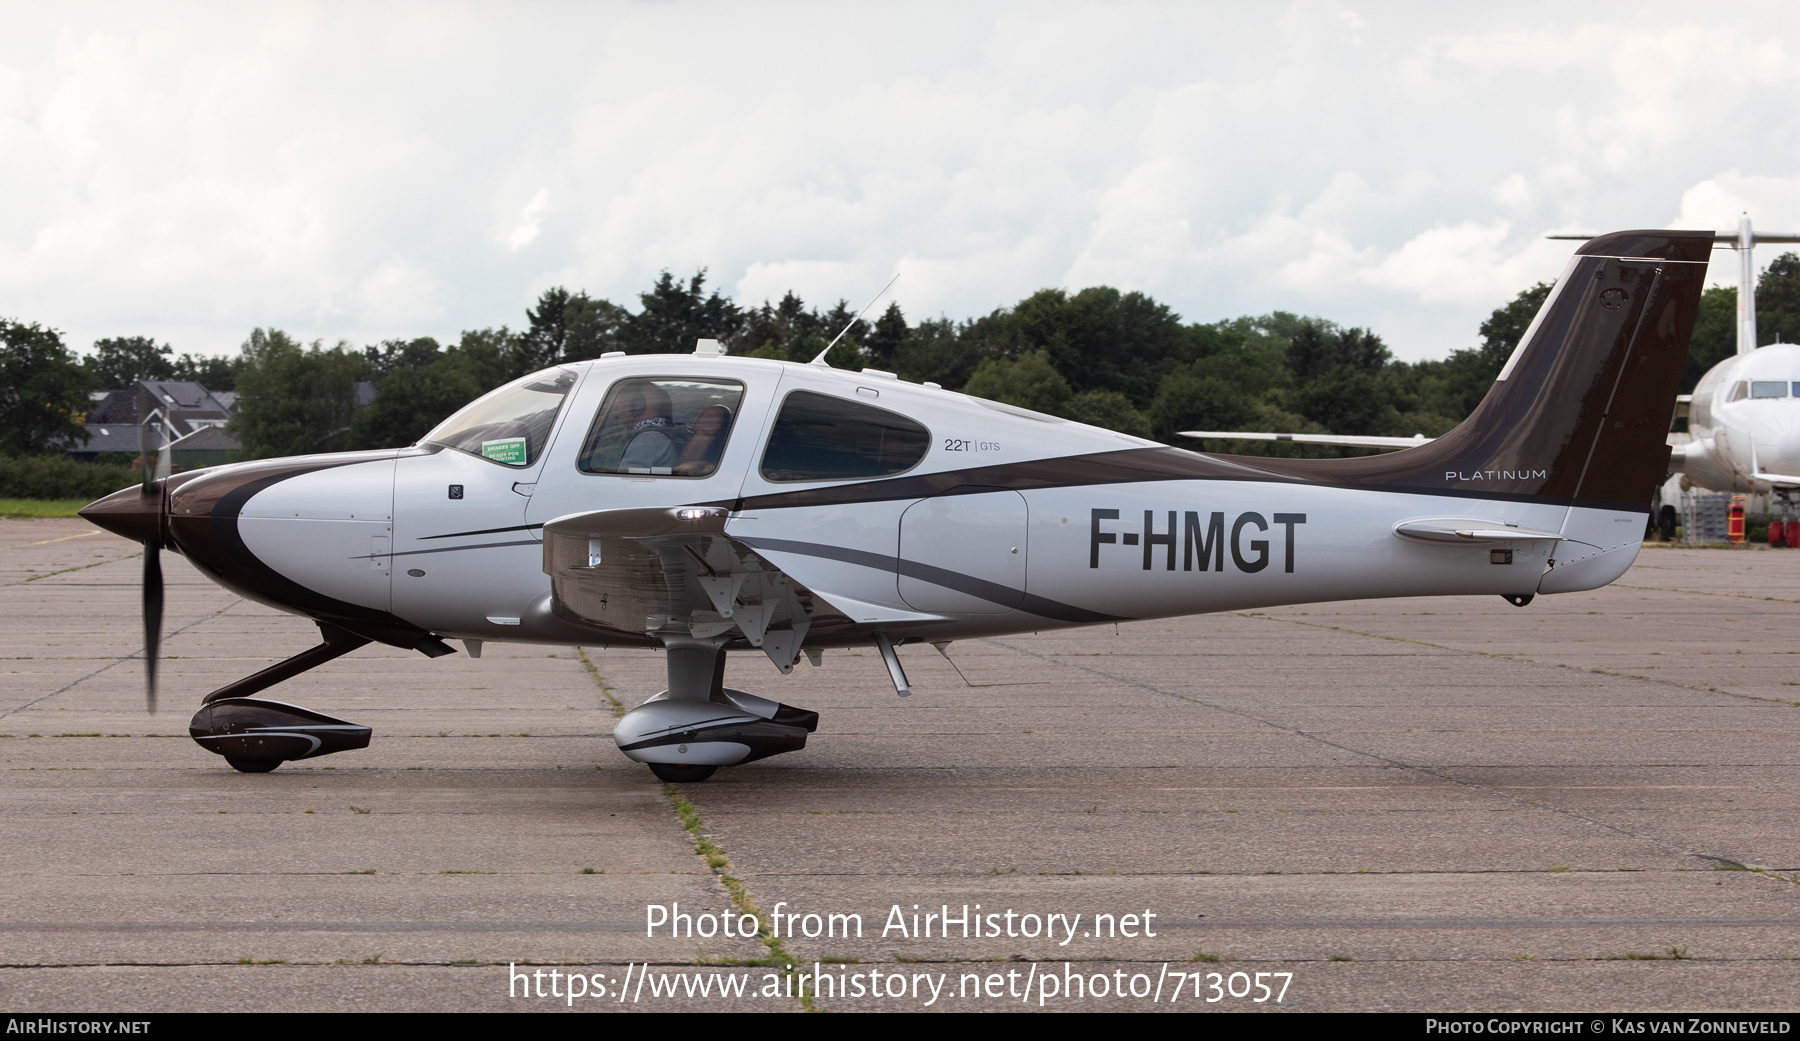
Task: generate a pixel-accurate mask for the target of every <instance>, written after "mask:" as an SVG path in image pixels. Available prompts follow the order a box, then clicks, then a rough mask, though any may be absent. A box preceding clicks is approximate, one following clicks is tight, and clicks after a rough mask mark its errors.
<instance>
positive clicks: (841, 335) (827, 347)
mask: <svg viewBox="0 0 1800 1041" xmlns="http://www.w3.org/2000/svg"><path fill="white" fill-rule="evenodd" d="M898 281H900V272H898V271H896V272H894V277H893V278H890V279H888V284H887V285H885V286H882V287H881V292H879V293H876V294H875V300H871V301H869V302H868V303H867V304H864V305H863V309H862V310H860V311H858V312H856V317H855V318H852V319H850V325H846V326H844V328H843V329H841V330H839V332H838V334H837V335H836V336H833V337H832V338H831V342H830V343H828V344H826V345H825V349H824V350H822V351H820V352H819V356H818V357H816V358H814V359H813V360H812V361H809V362H807V363H806V364H808V365H825V356H826V355H827V354H830V353H831V349H832V348H833V347H836V346H837V342H838V341H839V340H841V339H843V338H844V333H847V332H849V331H850V329H851V327H852V326H854V325H855V324H856V323H857V322H860V321H862V316H863V315H866V314H868V313H869V308H871V307H874V306H875V301H876V300H880V299H881V298H882V297H884V296H886V295H887V291H888V290H890V289H892V288H894V283H895V282H898ZM825 367H826V368H828V369H829V368H830V367H831V366H829V365H825Z"/></svg>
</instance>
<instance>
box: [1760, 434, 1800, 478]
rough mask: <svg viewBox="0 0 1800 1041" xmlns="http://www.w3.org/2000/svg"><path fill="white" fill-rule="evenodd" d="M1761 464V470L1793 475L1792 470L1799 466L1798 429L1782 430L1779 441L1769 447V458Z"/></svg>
mask: <svg viewBox="0 0 1800 1041" xmlns="http://www.w3.org/2000/svg"><path fill="white" fill-rule="evenodd" d="M1762 464H1763V469H1765V470H1769V471H1772V472H1774V473H1783V474H1791V473H1793V472H1794V469H1793V468H1794V467H1796V466H1800V427H1788V428H1787V429H1786V430H1783V431H1782V432H1781V438H1780V440H1778V441H1776V442H1775V443H1774V444H1773V445H1771V446H1769V458H1767V459H1765V460H1763V461H1762Z"/></svg>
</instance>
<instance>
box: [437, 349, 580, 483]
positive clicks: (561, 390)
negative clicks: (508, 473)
mask: <svg viewBox="0 0 1800 1041" xmlns="http://www.w3.org/2000/svg"><path fill="white" fill-rule="evenodd" d="M573 386H575V374H574V373H573V372H569V371H568V370H566V369H549V370H546V371H544V372H540V373H536V374H534V375H532V376H529V377H527V378H526V379H525V380H524V381H523V382H521V383H515V384H513V385H512V386H510V387H501V388H500V389H499V390H496V391H494V392H493V393H491V394H488V395H487V396H485V397H481V398H477V399H475V400H474V401H472V402H470V403H469V404H468V405H466V406H464V407H463V408H462V409H461V410H460V411H458V412H457V413H456V414H455V415H453V416H451V417H450V418H449V419H446V420H444V421H443V422H442V423H439V424H438V425H437V428H436V429H435V430H433V431H432V432H431V433H429V434H426V435H425V442H426V443H427V444H434V445H443V446H444V447H445V448H454V449H456V450H457V451H458V452H467V453H469V454H470V455H478V456H480V457H481V458H483V459H486V460H487V461H489V462H492V463H499V464H500V465H502V466H512V467H526V466H530V465H531V464H533V463H535V462H537V461H538V458H539V457H540V456H542V455H543V454H544V443H545V442H546V441H548V440H549V439H550V427H551V425H552V424H554V423H555V422H556V413H557V412H558V411H560V410H561V409H562V404H563V400H564V399H565V398H567V397H568V396H569V388H571V387H573Z"/></svg>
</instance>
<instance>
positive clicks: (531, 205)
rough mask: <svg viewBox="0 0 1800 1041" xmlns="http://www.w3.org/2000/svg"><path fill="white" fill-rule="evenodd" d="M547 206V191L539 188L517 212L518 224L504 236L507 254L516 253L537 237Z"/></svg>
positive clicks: (548, 197) (548, 202) (548, 193)
mask: <svg viewBox="0 0 1800 1041" xmlns="http://www.w3.org/2000/svg"><path fill="white" fill-rule="evenodd" d="M548 205H550V191H549V189H547V188H539V189H538V190H537V194H536V195H533V196H532V197H531V201H530V202H528V203H526V204H525V208H524V209H523V210H520V211H519V223H518V224H517V225H515V226H514V227H513V229H512V231H510V232H508V233H507V234H506V238H505V242H506V248H507V250H508V251H509V252H513V253H517V252H518V251H519V250H521V249H524V248H525V247H526V246H528V245H530V244H531V241H532V240H533V239H535V238H537V237H538V230H539V229H540V228H541V227H542V226H543V223H544V208H545V207H546V206H548Z"/></svg>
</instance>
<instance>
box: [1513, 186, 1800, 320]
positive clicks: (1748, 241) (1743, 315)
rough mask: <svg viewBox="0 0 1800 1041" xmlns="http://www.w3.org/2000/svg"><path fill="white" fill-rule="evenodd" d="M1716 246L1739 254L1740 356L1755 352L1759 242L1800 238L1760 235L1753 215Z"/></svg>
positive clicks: (1720, 236) (1718, 236)
mask: <svg viewBox="0 0 1800 1041" xmlns="http://www.w3.org/2000/svg"><path fill="white" fill-rule="evenodd" d="M1544 237H1545V238H1547V239H1590V238H1593V237H1594V236H1592V235H1545V236H1544ZM1713 242H1714V243H1715V244H1716V243H1721V242H1729V243H1731V248H1732V249H1735V250H1737V251H1738V293H1737V317H1738V320H1737V352H1738V353H1739V354H1749V353H1750V352H1751V351H1754V350H1756V262H1755V260H1754V259H1753V257H1752V253H1753V252H1754V251H1755V249H1756V244H1757V243H1758V242H1800V235H1758V234H1756V233H1755V232H1754V231H1752V230H1751V229H1750V214H1749V213H1747V212H1746V213H1744V214H1743V215H1742V216H1740V217H1739V218H1738V230H1737V231H1736V232H1735V233H1733V232H1724V231H1721V232H1715V233H1714V234H1713Z"/></svg>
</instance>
